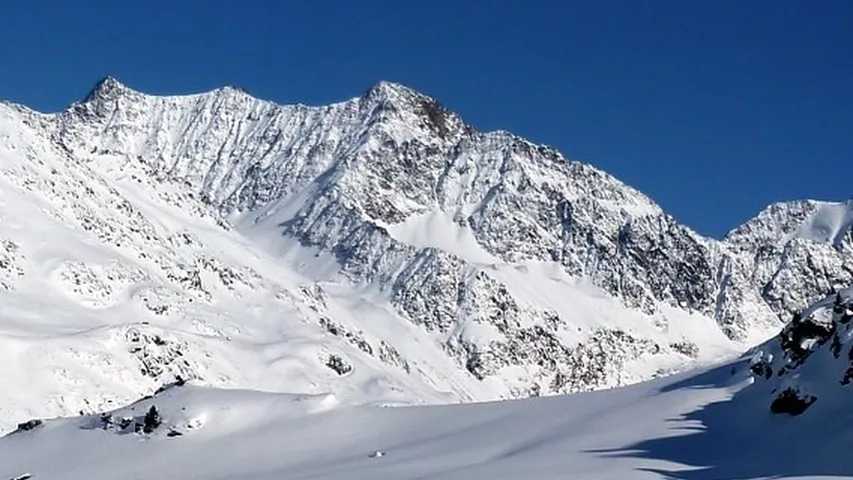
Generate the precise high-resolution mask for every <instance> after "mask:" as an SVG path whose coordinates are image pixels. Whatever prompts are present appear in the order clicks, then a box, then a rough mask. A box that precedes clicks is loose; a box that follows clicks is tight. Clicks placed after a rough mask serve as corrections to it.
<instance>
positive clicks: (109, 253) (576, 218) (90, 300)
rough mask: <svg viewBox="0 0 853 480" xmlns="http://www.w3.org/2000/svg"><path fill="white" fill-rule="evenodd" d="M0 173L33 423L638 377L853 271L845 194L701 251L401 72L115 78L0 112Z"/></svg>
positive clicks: (14, 405)
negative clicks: (168, 400) (353, 80)
mask: <svg viewBox="0 0 853 480" xmlns="http://www.w3.org/2000/svg"><path fill="white" fill-rule="evenodd" d="M0 182H2V188H0V240H2V242H3V243H2V244H0V245H2V249H0V289H2V291H0V295H3V296H4V308H3V310H2V311H0V326H2V329H3V330H2V332H0V333H2V337H0V341H2V342H3V343H4V348H3V349H0V351H3V352H5V353H4V355H7V356H8V358H6V360H5V362H4V363H5V364H6V365H7V366H8V365H12V367H11V368H9V369H6V370H0V374H2V375H3V376H4V378H2V379H0V381H2V382H3V383H4V384H6V385H15V386H18V387H17V388H14V389H11V390H9V392H11V393H5V392H4V395H6V398H5V399H3V400H2V401H0V409H6V410H9V411H11V412H12V414H13V415H12V416H15V417H16V418H20V417H21V416H36V415H37V416H43V415H50V414H62V413H69V412H76V411H77V410H79V409H84V410H87V411H95V410H99V409H102V408H103V407H104V404H105V403H106V402H115V401H122V400H124V401H126V400H129V399H131V398H136V397H137V396H139V395H140V394H144V393H146V392H150V391H151V390H153V389H154V388H156V386H157V385H159V384H161V383H164V382H168V381H172V380H174V379H175V378H176V377H177V376H181V377H182V378H197V379H199V381H202V382H205V383H209V384H214V385H228V386H242V387H248V388H262V389H266V390H275V391H289V392H301V393H322V392H333V393H335V394H336V395H338V397H340V399H342V400H343V401H347V402H356V403H358V402H369V401H379V402H417V401H428V402H436V401H459V400H463V401H464V400H472V399H492V398H508V397H518V396H528V395H539V394H548V393H556V392H574V391H581V390H588V389H596V388H603V387H609V386H615V385H621V384H625V383H631V382H635V381H638V380H642V379H646V378H650V377H652V376H655V375H659V374H662V373H665V372H669V371H672V370H675V369H679V368H683V367H685V366H687V365H691V364H693V363H695V362H696V361H697V360H698V361H709V360H711V359H715V358H718V357H719V356H721V355H727V354H731V353H732V352H736V351H739V350H742V349H743V348H745V347H746V346H747V345H748V344H749V342H751V341H755V340H756V339H760V338H765V337H767V336H769V335H771V334H772V333H774V332H775V330H776V329H778V328H779V326H780V325H781V323H780V320H779V319H780V318H785V316H786V315H787V314H789V313H790V312H793V311H796V310H798V309H800V308H802V307H804V306H805V305H806V304H807V303H808V302H809V300H810V299H812V298H814V297H815V296H819V295H821V294H822V293H823V292H825V291H826V290H827V288H830V287H832V286H834V285H836V284H839V283H840V282H844V281H845V279H847V278H848V277H849V276H850V272H851V269H850V264H851V258H853V256H851V237H850V233H849V230H850V222H849V218H850V215H849V212H850V210H851V208H853V207H851V206H849V205H843V204H820V203H816V202H802V203H796V204H790V205H783V206H774V207H771V208H770V209H769V210H768V211H766V212H763V213H762V214H760V215H759V216H758V217H757V218H756V219H754V220H752V221H750V222H748V223H747V224H745V225H744V226H742V227H740V228H739V229H737V230H735V231H733V232H732V233H731V234H730V235H729V236H728V237H727V238H726V239H725V240H724V241H715V240H712V239H707V238H703V237H701V236H699V235H697V234H696V233H694V232H692V231H691V230H690V229H689V228H687V227H685V226H682V225H680V224H678V223H677V222H676V221H675V220H674V219H673V218H672V217H670V216H668V215H666V214H665V213H664V212H663V211H662V210H661V209H660V208H659V207H658V206H657V205H655V204H654V203H653V202H652V201H651V200H650V199H648V198H647V197H646V196H644V195H643V194H641V193H639V192H637V191H636V190H634V189H632V188H630V187H628V186H626V185H624V184H622V183H621V182H619V181H618V180H616V179H614V178H613V177H611V176H609V175H608V174H606V173H604V172H601V171H599V170H597V169H595V168H593V167H591V166H589V165H585V164H582V163H579V162H573V161H569V160H567V159H565V158H564V157H563V156H562V155H561V154H560V153H559V152H556V151H554V150H553V149H551V148H548V147H544V146H539V145H535V144H532V143H530V142H528V141H526V140H524V139H521V138H518V137H516V136H514V135H512V134H509V133H506V132H490V133H483V132H478V131H476V130H475V129H473V128H472V127H470V126H468V125H466V124H465V123H464V122H463V121H462V120H461V119H460V118H459V117H458V116H457V115H455V114H453V113H451V112H449V111H447V110H446V109H444V108H443V107H442V106H441V105H439V104H438V103H437V102H436V101H435V100H433V99H431V98H429V97H426V96H424V95H421V94H419V93H417V92H414V91H412V90H410V89H407V88H405V87H402V86H400V85H396V84H391V83H380V84H378V85H376V86H375V87H373V88H371V89H370V90H369V91H368V92H366V93H365V94H364V95H362V96H360V97H357V98H354V99H352V100H348V101H345V102H341V103H338V104H334V105H330V106H324V107H308V106H303V105H293V106H282V105H276V104H273V103H270V102H266V101H262V100H258V99H255V98H253V97H251V96H249V95H248V94H247V93H245V92H243V91H241V90H239V89H234V88H223V89H219V90H216V91H213V92H209V93H203V94H197V95H186V96H168V97H157V96H150V95H145V94H142V93H139V92H136V91H134V90H132V89H130V88H128V87H126V86H124V85H122V84H121V83H119V82H118V81H116V80H115V79H112V78H107V79H105V80H104V81H102V82H100V83H99V84H98V86H97V87H96V88H95V89H94V90H93V91H92V92H91V94H90V95H88V97H87V98H86V99H84V100H83V101H81V102H78V103H75V104H73V105H72V106H71V107H69V108H68V109H67V110H66V111H64V112H60V113H57V114H50V115H47V114H40V113H37V112H33V111H31V110H28V109H26V108H24V107H20V106H16V105H8V104H0ZM845 212H846V213H845ZM839 215H840V216H839ZM833 221H834V222H835V223H832V222H833ZM824 230H826V232H825V233H821V232H824ZM792 283H793V284H794V287H793V288H791V284H792ZM780 292H784V293H780ZM25 362H34V363H32V364H31V365H32V368H29V369H27V372H26V373H24V372H23V371H22V369H21V368H20V365H22V364H24V363H25ZM28 376H34V377H35V378H36V379H37V386H38V388H36V387H34V386H33V387H31V386H28V385H27V383H26V382H27V377H28ZM22 412H24V413H22Z"/></svg>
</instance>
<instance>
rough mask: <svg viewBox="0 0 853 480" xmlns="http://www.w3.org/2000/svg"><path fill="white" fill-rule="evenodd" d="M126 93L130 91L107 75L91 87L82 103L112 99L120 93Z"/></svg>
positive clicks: (114, 78)
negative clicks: (99, 99)
mask: <svg viewBox="0 0 853 480" xmlns="http://www.w3.org/2000/svg"><path fill="white" fill-rule="evenodd" d="M128 91H130V88H128V87H127V86H126V85H125V84H123V83H121V82H120V81H119V80H118V79H117V78H116V77H114V76H112V75H107V76H106V77H104V78H102V79H101V80H99V81H98V83H96V84H95V86H94V87H92V89H91V90H90V91H89V93H88V94H87V95H86V98H85V99H84V102H88V101H91V100H94V99H98V98H101V99H105V98H112V97H115V96H116V95H118V94H120V93H124V92H128Z"/></svg>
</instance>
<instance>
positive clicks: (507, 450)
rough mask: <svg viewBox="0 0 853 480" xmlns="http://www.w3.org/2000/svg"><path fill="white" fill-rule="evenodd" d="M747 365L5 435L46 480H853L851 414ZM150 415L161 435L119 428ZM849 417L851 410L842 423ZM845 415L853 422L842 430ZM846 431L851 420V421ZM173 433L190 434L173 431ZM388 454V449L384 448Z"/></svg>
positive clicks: (241, 408) (233, 402)
mask: <svg viewBox="0 0 853 480" xmlns="http://www.w3.org/2000/svg"><path fill="white" fill-rule="evenodd" d="M746 367H747V365H746V363H745V362H744V361H740V362H737V363H733V364H725V365H723V366H721V367H717V368H714V369H711V370H707V371H700V372H692V373H690V374H686V375H685V374H682V375H676V376H672V377H669V378H667V379H663V380H656V381H651V382H647V383H644V384H639V385H635V386H631V387H624V388H618V389H614V390H609V391H604V392H590V393H582V394H576V395H570V396H557V397H549V398H538V399H528V400H517V401H504V402H497V403H482V404H467V405H453V406H426V407H400V408H387V407H380V406H361V407H336V405H337V403H338V402H337V399H336V398H335V397H334V396H332V395H313V396H306V395H289V394H272V393H260V392H255V391H245V390H219V389H211V388H202V387H197V386H184V387H173V388H171V389H168V390H166V391H165V392H162V393H159V394H157V395H156V396H154V397H153V398H150V399H146V400H142V401H140V402H137V403H134V404H132V405H130V406H128V407H123V408H121V409H118V410H115V411H113V412H112V413H111V417H110V421H109V423H105V422H104V421H103V420H102V419H101V417H100V416H97V415H92V416H82V417H77V418H70V419H61V420H50V421H47V422H45V424H44V425H41V426H38V427H36V428H35V429H33V430H30V431H23V432H16V433H14V434H12V435H9V436H6V437H4V438H2V439H0V476H2V478H13V477H15V476H17V475H22V474H31V475H32V476H33V477H32V478H34V479H40V478H51V479H72V478H87V479H91V480H101V479H103V480H106V479H113V478H119V477H120V478H135V479H140V480H141V479H161V478H194V479H199V480H208V479H223V478H228V479H253V480H261V479H270V480H272V479H281V478H287V479H309V478H310V479H317V480H319V479H354V478H371V479H389V480H390V479H394V480H404V479H416V478H430V479H507V480H509V479H518V478H542V479H563V478H585V479H624V478H632V479H634V478H636V479H646V478H648V479H655V478H682V479H723V478H725V479H734V478H737V479H758V478H779V477H784V478H823V477H825V478H839V477H845V476H847V477H849V476H851V475H853V466H851V465H850V463H849V459H848V458H849V457H848V455H847V449H848V448H849V445H850V444H851V441H853V431H851V430H850V429H849V428H842V425H845V424H846V421H847V420H849V413H844V409H839V408H837V406H833V407H834V408H825V409H821V408H820V407H821V405H820V402H818V403H817V404H815V406H814V407H813V408H814V409H815V410H814V411H813V412H810V413H811V415H809V416H804V417H800V418H797V419H792V418H790V417H787V416H778V415H772V414H770V412H769V410H768V409H767V398H766V397H764V396H761V395H755V394H753V392H752V391H751V390H752V388H751V387H750V386H749V385H750V384H751V383H752V380H751V377H749V375H748V374H749V371H748V368H746ZM151 405H154V406H156V408H157V409H158V411H159V413H160V416H161V418H162V424H161V425H160V426H159V427H158V428H157V429H156V430H154V431H153V432H152V433H150V434H144V433H133V431H132V428H131V429H130V430H129V431H128V430H121V429H120V428H119V427H117V426H116V425H115V424H116V423H118V422H119V420H120V419H121V418H131V419H133V421H134V422H136V421H141V417H142V416H143V415H144V414H145V412H147V411H148V410H149V409H150V406H151ZM839 415H841V416H840V417H839ZM843 419H846V420H843ZM839 423H840V424H839ZM169 432H178V433H180V435H179V436H177V435H176V434H175V433H172V434H171V435H173V436H169ZM380 452H381V453H380Z"/></svg>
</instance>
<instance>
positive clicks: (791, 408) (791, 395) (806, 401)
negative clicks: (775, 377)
mask: <svg viewBox="0 0 853 480" xmlns="http://www.w3.org/2000/svg"><path fill="white" fill-rule="evenodd" d="M815 401H817V397H815V396H812V395H804V394H801V393H800V392H798V391H797V390H795V389H793V388H786V389H785V390H783V391H782V392H781V393H780V394H779V395H777V396H776V398H775V399H774V400H773V403H771V404H770V411H771V412H773V413H787V414H788V415H800V414H802V413H803V412H805V411H806V409H808V408H809V407H810V406H811V405H812V404H813V403H814V402H815Z"/></svg>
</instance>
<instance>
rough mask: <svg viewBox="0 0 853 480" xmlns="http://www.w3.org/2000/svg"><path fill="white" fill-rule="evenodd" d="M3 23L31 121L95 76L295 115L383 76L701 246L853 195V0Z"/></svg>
mask: <svg viewBox="0 0 853 480" xmlns="http://www.w3.org/2000/svg"><path fill="white" fill-rule="evenodd" d="M404 3H405V4H406V5H403V4H404ZM0 18H2V28H0V98H2V99H8V100H12V101H16V102H20V103H24V104H27V105H29V106H32V107H34V108H36V109H39V110H42V111H55V110H60V109H62V108H64V107H65V106H66V105H67V104H69V103H71V102H72V101H74V100H76V99H79V98H81V97H82V96H84V95H85V94H86V92H87V91H88V90H89V89H90V88H91V87H92V85H93V84H94V83H95V82H96V81H97V80H98V79H99V78H101V77H103V76H104V75H106V74H108V73H109V74H113V75H115V76H117V77H118V78H119V79H120V80H122V81H123V82H125V83H127V84H128V85H130V86H131V87H134V88H136V89H139V90H142V91H145V92H149V93H185V92H197V91H202V90H208V89H212V88H216V87H219V86H222V85H225V84H230V85H236V86H240V87H243V88H245V89H246V90H248V91H249V92H250V93H252V94H254V95H256V96H259V97H262V98H266V99H271V100H274V101H277V102H282V103H292V102H302V103H308V104H323V103H328V102H332V101H338V100H342V99H346V98H350V97H353V96H356V95H358V94H360V93H361V92H363V91H364V90H366V89H367V88H368V87H369V86H370V85H372V84H374V83H375V82H377V81H378V80H391V81H396V82H400V83H403V84H406V85H409V86H411V87H414V88H416V89H418V90H421V91H423V92H425V93H427V94H430V95H432V96H434V97H436V98H437V99H439V100H440V101H441V102H442V103H444V104H445V105H446V106H447V107H448V108H450V109H452V110H454V111H457V112H459V113H460V114H461V115H462V116H463V117H464V118H465V119H466V120H467V121H468V122H469V123H471V124H473V125H474V126H476V127H477V128H479V129H482V130H492V129H506V130H510V131H513V132H515V133H518V134H521V135H523V136H526V137H528V138H530V139H531V140H533V141H536V142H541V143H547V144H550V145H554V146H556V147H557V148H559V149H560V150H561V151H563V153H565V154H566V156H568V157H569V158H572V159H577V160H583V161H587V162H590V163H592V164H594V165H597V166H599V167H601V168H603V169H605V170H607V171H609V172H610V173H612V174H614V175H616V176H617V177H619V178H620V179H622V180H624V181H625V182H626V183H628V184H631V185H633V186H635V187H637V188H639V189H640V190H642V191H644V192H646V193H647V194H649V195H650V196H651V197H652V198H654V199H655V200H657V201H658V202H659V203H660V204H661V205H662V206H663V207H664V208H665V209H667V210H668V211H669V212H671V213H672V214H673V215H674V216H675V217H676V218H678V219H679V220H681V221H683V222H685V223H687V224H688V225H690V226H692V227H694V228H695V229H697V230H698V231H699V232H701V233H704V234H708V235H713V236H721V235H722V234H724V233H725V232H726V231H727V230H728V229H730V228H732V227H734V226H736V225H737V224H738V223H740V222H741V221H743V220H745V219H746V218H748V217H750V216H752V215H753V214H754V213H755V212H757V211H758V210H759V209H761V208H763V207H764V206H765V205H766V204H768V203H771V202H774V201H781V200H789V199H796V198H805V197H809V198H818V199H828V200H829V199H833V200H843V199H847V198H848V197H850V196H851V195H853V91H851V89H853V2H850V1H831V0H824V1H820V2H806V1H803V2H791V1H773V2H765V1H750V2H743V1H715V2H692V1H690V2H684V1H672V2H670V1H648V2H643V1H639V0H635V1H623V2H606V1H601V2H589V1H585V2H567V1H560V2H557V1H555V2H534V1H525V2H511V1H503V2H478V1H465V2H460V1H430V2H367V1H365V2H361V1H351V2H350V1H347V2H343V1H341V2H322V1H313V2H284V1H281V2H274V1H269V2H260V1H250V0H242V1H228V2H226V1H183V2H182V1H174V2H161V1H146V2H114V1H109V2H107V1H87V2H47V1H30V2H22V1H17V0H13V1H4V2H3V3H2V5H0Z"/></svg>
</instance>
